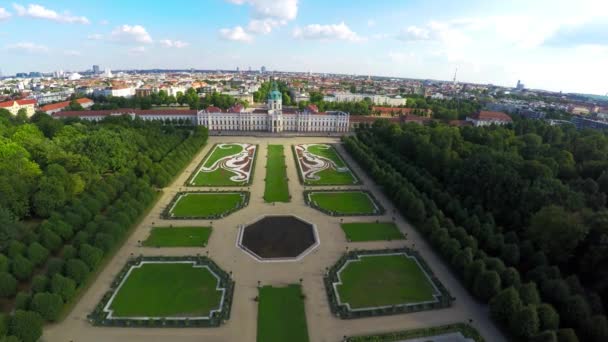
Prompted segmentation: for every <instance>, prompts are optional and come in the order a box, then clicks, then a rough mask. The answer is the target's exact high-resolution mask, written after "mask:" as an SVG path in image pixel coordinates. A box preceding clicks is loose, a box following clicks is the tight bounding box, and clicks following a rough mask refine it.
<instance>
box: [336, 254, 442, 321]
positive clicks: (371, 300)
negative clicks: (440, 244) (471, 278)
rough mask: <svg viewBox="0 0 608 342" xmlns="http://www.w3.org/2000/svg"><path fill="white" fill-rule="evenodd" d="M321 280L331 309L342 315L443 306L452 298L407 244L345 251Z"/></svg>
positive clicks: (350, 316)
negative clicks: (398, 246)
mask: <svg viewBox="0 0 608 342" xmlns="http://www.w3.org/2000/svg"><path fill="white" fill-rule="evenodd" d="M324 281H325V287H326V290H327V295H328V298H329V302H330V307H331V310H332V312H333V313H334V314H335V315H337V316H338V317H340V318H343V319H349V318H359V317H368V316H379V315H392V314H400V313H408V312H415V311H423V310H432V309H439V308H445V307H448V306H450V305H451V303H452V300H453V298H452V297H451V296H450V294H449V292H448V291H447V289H446V288H445V287H444V286H443V285H442V284H441V282H440V281H439V280H438V279H437V278H436V277H435V276H434V275H433V273H432V271H431V269H430V268H429V267H428V266H427V265H426V263H425V262H424V260H423V259H422V258H421V257H420V255H419V254H418V253H417V252H415V251H413V250H410V249H407V248H404V249H389V250H379V251H373V250H372V251H356V252H350V253H347V254H345V255H344V256H343V257H342V258H340V260H339V261H338V263H336V264H335V265H334V266H332V268H331V269H330V270H329V272H328V274H327V275H326V276H325V279H324Z"/></svg>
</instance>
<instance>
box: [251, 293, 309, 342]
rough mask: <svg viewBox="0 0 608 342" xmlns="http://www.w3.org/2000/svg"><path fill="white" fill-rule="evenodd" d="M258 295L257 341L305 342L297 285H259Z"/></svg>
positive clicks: (306, 327) (301, 303) (305, 328)
mask: <svg viewBox="0 0 608 342" xmlns="http://www.w3.org/2000/svg"><path fill="white" fill-rule="evenodd" d="M259 293H260V295H259V296H258V301H259V303H258V336H257V340H258V342H285V341H289V342H308V326H307V324H306V312H305V311H304V295H303V294H302V287H301V286H300V285H289V286H286V287H272V286H263V287H261V288H260V291H259Z"/></svg>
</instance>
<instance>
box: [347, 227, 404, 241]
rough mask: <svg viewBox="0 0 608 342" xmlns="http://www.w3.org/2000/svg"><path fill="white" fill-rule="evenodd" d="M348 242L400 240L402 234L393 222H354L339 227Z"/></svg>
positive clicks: (402, 237)
mask: <svg viewBox="0 0 608 342" xmlns="http://www.w3.org/2000/svg"><path fill="white" fill-rule="evenodd" d="M340 227H342V230H343V231H344V234H346V238H347V239H348V240H349V241H353V242H359V241H378V240H402V239H404V236H403V234H402V233H401V232H400V231H399V228H397V225H395V224H394V223H393V222H379V223H375V222H355V223H342V224H341V225H340Z"/></svg>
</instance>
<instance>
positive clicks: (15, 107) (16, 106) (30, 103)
mask: <svg viewBox="0 0 608 342" xmlns="http://www.w3.org/2000/svg"><path fill="white" fill-rule="evenodd" d="M37 103H38V102H37V101H36V100H34V99H24V100H10V101H5V102H0V108H4V109H6V110H8V111H9V112H11V114H13V115H17V113H19V110H20V109H25V113H26V114H27V116H28V117H30V116H32V115H34V112H35V111H36V104H37Z"/></svg>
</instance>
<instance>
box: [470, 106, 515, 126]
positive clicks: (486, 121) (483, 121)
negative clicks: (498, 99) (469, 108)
mask: <svg viewBox="0 0 608 342" xmlns="http://www.w3.org/2000/svg"><path fill="white" fill-rule="evenodd" d="M466 121H469V122H471V123H472V124H473V126H475V127H478V126H489V125H506V124H510V123H512V122H513V119H511V117H510V116H508V115H507V114H505V113H503V112H491V111H485V110H482V111H480V112H478V113H475V114H473V115H471V116H467V120H466Z"/></svg>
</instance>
